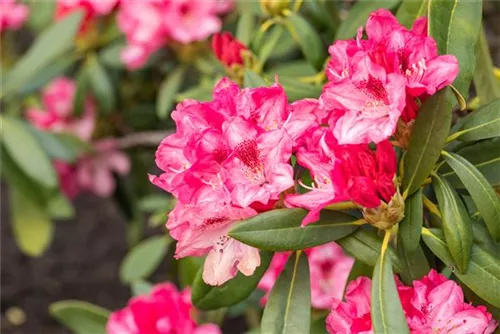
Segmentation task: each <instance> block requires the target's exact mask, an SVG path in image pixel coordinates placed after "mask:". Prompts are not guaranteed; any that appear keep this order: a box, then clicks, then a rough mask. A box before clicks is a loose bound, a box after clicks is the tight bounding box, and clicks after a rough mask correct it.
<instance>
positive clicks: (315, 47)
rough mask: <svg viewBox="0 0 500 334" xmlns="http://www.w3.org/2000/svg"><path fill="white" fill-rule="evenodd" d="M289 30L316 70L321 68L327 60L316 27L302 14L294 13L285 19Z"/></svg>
mask: <svg viewBox="0 0 500 334" xmlns="http://www.w3.org/2000/svg"><path fill="white" fill-rule="evenodd" d="M285 23H286V26H287V28H288V31H290V34H291V35H292V36H293V38H294V39H295V40H296V41H297V43H299V45H300V48H301V49H302V52H303V53H304V55H305V56H306V59H307V60H308V61H309V63H310V64H311V65H312V66H314V68H315V69H316V70H318V71H319V70H321V69H322V67H323V62H324V61H325V57H326V55H325V50H326V48H324V47H323V43H322V42H321V38H320V37H319V35H318V33H317V32H316V31H315V30H314V28H313V27H312V26H311V25H310V24H309V22H307V20H306V19H304V18H303V17H302V16H300V15H299V14H296V13H292V14H290V15H289V16H287V20H286V21H285Z"/></svg>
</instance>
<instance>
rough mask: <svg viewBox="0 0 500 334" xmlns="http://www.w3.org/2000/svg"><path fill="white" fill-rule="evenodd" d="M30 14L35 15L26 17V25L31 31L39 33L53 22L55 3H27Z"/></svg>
mask: <svg viewBox="0 0 500 334" xmlns="http://www.w3.org/2000/svg"><path fill="white" fill-rule="evenodd" d="M26 4H27V5H28V7H29V12H30V13H36V15H29V16H28V25H29V26H30V28H31V29H34V30H36V31H40V30H42V29H44V28H46V27H47V26H48V25H49V24H51V23H52V22H53V20H54V11H55V9H56V3H55V2H53V1H27V2H26Z"/></svg>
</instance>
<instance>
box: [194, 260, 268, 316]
mask: <svg viewBox="0 0 500 334" xmlns="http://www.w3.org/2000/svg"><path fill="white" fill-rule="evenodd" d="M272 255H273V254H272V253H270V252H264V251H261V252H260V266H259V267H257V269H256V270H255V272H254V274H253V275H252V276H245V275H243V274H242V273H238V274H237V275H236V277H235V278H233V279H231V280H229V281H228V282H226V283H224V284H223V285H221V286H210V285H208V284H206V283H205V282H203V278H202V273H203V267H201V268H200V270H199V271H198V274H197V275H196V278H195V279H194V282H193V291H192V294H191V298H192V300H193V304H194V305H195V306H196V308H198V309H199V310H215V309H218V308H221V307H227V306H231V305H234V304H237V303H239V302H241V301H242V300H245V299H246V298H247V297H248V296H250V294H251V293H252V291H253V290H255V288H256V287H257V284H258V283H259V281H260V279H261V278H262V275H264V273H265V272H266V270H267V267H269V263H270V262H271V258H272Z"/></svg>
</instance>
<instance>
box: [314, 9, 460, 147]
mask: <svg viewBox="0 0 500 334" xmlns="http://www.w3.org/2000/svg"><path fill="white" fill-rule="evenodd" d="M366 34H367V35H368V39H367V40H363V39H362V36H363V29H362V28H360V29H359V30H358V36H357V38H356V40H350V41H337V42H336V43H335V44H333V45H332V46H330V49H329V52H330V55H331V60H330V62H329V64H328V67H327V70H326V74H327V76H328V79H329V81H330V82H329V83H328V84H327V85H326V86H325V87H324V89H323V94H322V95H321V100H322V102H323V104H324V107H325V109H326V110H327V111H328V112H330V113H331V116H330V119H329V122H328V123H329V125H330V128H331V130H332V131H333V133H334V135H335V138H337V140H338V142H339V143H340V144H361V143H370V142H374V143H379V142H381V141H383V140H385V139H387V138H389V137H390V136H391V135H392V134H393V133H394V130H395V128H396V125H397V123H398V120H399V119H400V118H402V120H403V121H404V122H409V121H411V120H413V119H415V117H416V112H417V110H418V104H417V103H416V101H417V99H418V100H420V101H423V100H425V98H427V97H428V96H429V95H432V94H434V93H435V92H436V91H438V90H440V89H441V88H443V87H445V86H447V85H449V84H451V83H452V82H453V81H454V80H455V78H456V76H457V74H458V62H457V59H456V58H455V56H452V55H442V56H439V55H438V50H437V46H436V42H435V41H434V39H433V38H432V37H430V36H428V35H427V19H426V18H425V17H422V18H419V19H418V20H416V21H415V24H414V25H413V28H412V29H411V30H408V29H406V28H405V27H404V26H402V25H401V24H400V23H399V22H398V21H397V20H396V18H395V17H394V15H393V14H392V13H391V12H389V11H388V10H386V9H379V10H377V11H375V12H373V13H372V14H371V15H370V17H369V18H368V22H367V23H366Z"/></svg>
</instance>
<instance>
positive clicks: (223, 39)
mask: <svg viewBox="0 0 500 334" xmlns="http://www.w3.org/2000/svg"><path fill="white" fill-rule="evenodd" d="M212 50H213V51H214V53H215V56H216V57H217V58H218V59H219V60H220V62H221V63H222V64H224V65H226V66H232V65H235V64H236V65H243V58H242V57H241V52H242V51H245V50H247V47H246V46H245V45H243V44H242V43H241V42H240V41H238V40H237V39H236V38H234V37H233V35H231V33H229V32H224V33H222V34H215V35H214V37H213V38H212Z"/></svg>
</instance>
